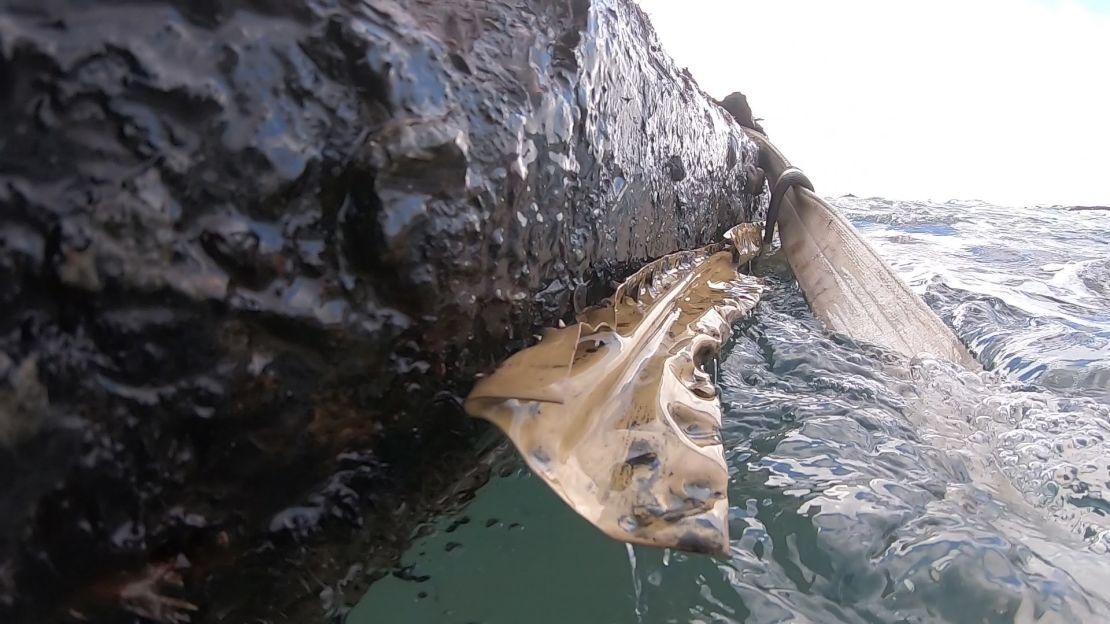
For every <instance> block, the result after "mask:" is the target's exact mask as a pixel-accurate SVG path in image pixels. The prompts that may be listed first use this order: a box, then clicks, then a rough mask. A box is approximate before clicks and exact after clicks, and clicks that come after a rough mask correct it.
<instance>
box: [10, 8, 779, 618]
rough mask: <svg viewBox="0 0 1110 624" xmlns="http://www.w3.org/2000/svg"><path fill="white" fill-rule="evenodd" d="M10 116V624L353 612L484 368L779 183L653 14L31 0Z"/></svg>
mask: <svg viewBox="0 0 1110 624" xmlns="http://www.w3.org/2000/svg"><path fill="white" fill-rule="evenodd" d="M741 48H742V46H741ZM738 49H739V48H738ZM0 109H2V115H3V120H4V123H3V124H0V620H3V621H5V622H22V621H35V622H42V621H50V620H53V619H59V618H66V617H70V615H67V614H77V615H81V616H86V617H90V618H93V619H102V618H104V617H108V618H110V617H114V616H112V614H113V613H116V614H118V613H130V614H136V615H140V616H143V617H146V618H148V619H153V620H162V621H171V620H174V619H179V618H184V617H189V618H191V619H192V620H193V621H253V619H254V618H266V619H268V620H270V621H281V620H282V619H286V618H288V619H293V620H297V621H304V618H305V617H309V618H318V617H319V609H320V600H321V597H323V596H327V597H328V599H327V600H325V605H324V606H325V607H328V608H330V609H332V610H333V611H341V610H342V608H343V605H344V604H346V603H347V602H348V601H349V600H350V599H351V598H352V597H357V595H358V593H359V592H360V591H362V588H363V587H364V586H365V583H366V582H368V581H369V580H372V578H367V573H366V572H358V569H359V568H354V567H351V566H352V564H367V565H366V567H365V568H364V569H365V570H369V569H371V568H372V566H370V565H369V564H370V563H372V562H374V561H388V560H389V559H390V558H391V557H394V556H396V554H397V552H398V551H399V549H400V548H402V547H403V546H404V543H405V541H406V539H407V536H408V535H409V533H410V532H411V528H412V524H413V523H414V522H416V521H418V520H419V519H420V517H421V514H423V513H427V511H428V510H429V509H434V508H436V507H437V506H439V505H442V504H444V496H446V495H447V493H449V492H452V491H454V492H461V493H462V494H465V487H463V488H462V490H459V488H460V486H459V484H458V478H459V477H458V475H460V474H465V475H470V477H469V478H470V479H471V487H472V486H473V484H475V483H480V482H481V480H482V478H483V477H482V475H483V472H482V470H483V468H482V464H481V463H480V461H479V459H478V451H476V450H475V448H474V446H473V440H474V437H475V428H474V426H473V425H472V424H470V422H469V421H468V420H467V419H465V418H463V417H462V416H461V409H460V398H459V397H461V396H463V395H465V393H466V392H467V391H468V390H469V388H470V383H471V381H470V380H471V379H472V378H473V374H474V373H476V372H478V371H481V370H487V369H489V368H491V367H492V366H493V365H495V364H497V363H498V362H499V361H500V360H502V359H503V358H504V357H505V355H506V354H507V353H508V352H509V351H510V350H511V349H513V348H517V347H520V346H523V345H524V344H526V343H527V342H528V341H530V340H531V336H532V335H533V332H534V331H535V330H536V329H537V328H539V327H542V326H545V325H550V324H553V323H554V322H556V321H557V320H559V319H567V320H569V319H570V318H571V317H572V315H573V313H574V311H575V310H576V309H582V308H583V307H584V306H586V305H588V304H591V303H594V302H595V301H596V300H597V299H598V298H599V297H600V296H601V295H602V294H603V293H605V292H606V291H608V290H609V289H610V286H611V283H612V280H615V279H620V278H623V277H624V276H625V275H627V274H628V273H629V272H630V270H631V268H632V267H635V266H639V265H640V264H642V263H643V262H645V261H648V260H651V259H654V258H658V257H660V256H663V255H665V254H668V253H671V252H675V251H677V250H681V249H693V248H696V247H699V246H701V245H704V244H706V243H709V242H711V241H713V240H717V239H718V238H719V237H720V236H721V234H723V232H724V231H725V229H727V228H728V227H731V226H732V225H734V224H735V223H738V222H745V221H752V220H753V216H754V215H753V212H754V207H755V206H756V205H757V204H758V196H759V194H760V193H761V192H762V183H761V180H762V178H761V177H760V174H759V172H758V170H757V169H756V165H755V146H754V145H753V144H752V143H751V142H750V141H749V140H748V139H747V138H746V137H745V136H744V135H743V134H742V133H741V131H740V130H739V128H738V127H737V126H736V124H735V123H734V122H733V121H732V119H731V118H730V117H729V116H728V114H727V113H726V112H725V111H723V110H721V109H720V108H719V107H718V106H717V105H716V104H714V103H713V102H712V101H711V100H710V99H709V98H708V97H706V96H705V95H704V94H703V93H701V92H700V90H699V89H698V88H697V86H696V85H695V84H694V83H693V81H692V80H691V79H690V78H689V75H688V74H686V73H684V72H681V71H679V70H678V69H677V68H676V67H675V66H674V64H673V63H672V62H671V61H670V60H669V59H668V58H667V57H666V56H665V55H664V54H663V53H662V52H661V50H660V47H659V44H658V42H657V41H656V39H655V36H654V34H653V32H652V30H651V28H650V25H649V24H648V22H647V20H646V18H645V17H644V16H643V14H642V13H641V12H640V11H639V10H638V9H637V8H636V7H635V6H634V5H633V4H632V3H631V2H630V1H628V0H596V1H594V2H586V1H582V0H572V1H569V2H547V1H541V0H532V1H527V0H526V1H524V2H504V1H499V0H494V1H488V0H487V1H482V2H476V1H463V2H451V3H444V2H439V1H438V0H436V1H433V0H413V1H411V2H404V3H396V2H390V1H387V0H366V1H363V2H354V1H343V2H323V1H299V2H297V1H291V0H273V1H267V2H208V1H200V2H198V1H195V0H176V1H166V0H163V1H162V2H144V3H134V2H117V1H108V0H105V1H101V2H85V1H78V0H56V1H50V2H41V1H34V2H32V1H28V0H14V1H12V2H6V3H5V4H4V5H3V8H2V9H0ZM340 546H342V547H340ZM261 547H265V548H261ZM375 557H377V559H375ZM340 579H345V580H344V581H343V582H342V583H340V582H339V581H340ZM257 587H264V588H265V591H256V590H255V588H257ZM194 607H195V608H194ZM120 608H122V609H124V611H118V609H120ZM306 613H308V614H310V615H308V616H305V614H306ZM298 618H299V619H298Z"/></svg>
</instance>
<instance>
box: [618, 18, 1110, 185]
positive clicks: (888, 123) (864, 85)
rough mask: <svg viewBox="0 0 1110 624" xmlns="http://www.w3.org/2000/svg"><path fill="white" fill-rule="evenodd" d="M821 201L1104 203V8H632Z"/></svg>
mask: <svg viewBox="0 0 1110 624" xmlns="http://www.w3.org/2000/svg"><path fill="white" fill-rule="evenodd" d="M639 3H640V5H641V6H642V7H643V8H644V9H645V10H646V11H647V13H648V14H649V15H650V16H651V18H652V22H653V23H654V25H655V28H656V30H657V31H658V33H659V37H660V39H661V40H662V42H663V47H664V48H665V49H666V50H667V52H668V53H669V54H670V55H671V56H672V57H674V59H675V61H676V62H677V63H678V65H679V66H680V67H682V66H685V67H688V68H689V69H690V71H691V72H692V73H693V75H694V77H695V78H697V80H698V82H699V83H700V84H701V86H702V88H703V89H704V90H705V91H706V92H707V93H709V94H710V95H712V96H714V97H716V98H722V97H724V96H725V95H727V94H728V93H730V92H732V91H737V90H738V91H743V92H744V93H745V94H747V95H748V101H749V102H750V103H751V105H752V110H753V111H754V112H755V116H756V117H763V118H764V119H765V121H764V122H763V126H764V128H765V129H766V130H767V132H768V134H769V136H770V138H771V140H772V141H773V142H774V143H775V144H776V145H778V146H779V148H781V149H782V150H783V152H785V154H786V156H787V157H788V158H790V160H791V161H792V162H793V164H795V165H796V166H798V167H800V168H802V169H803V170H804V171H806V173H807V174H809V177H810V179H812V180H813V183H814V185H815V186H816V187H817V190H818V192H820V193H822V194H825V195H838V194H843V193H854V194H856V195H861V196H871V195H878V196H884V197H890V198H894V199H937V200H946V199H953V198H958V199H983V200H987V201H991V202H996V203H1003V204H1103V205H1110V0H1086V1H1084V2H1079V1H1074V0H930V1H928V2H912V3H911V2H893V1H891V0H848V1H837V2H829V1H828V0H680V1H677V0H639Z"/></svg>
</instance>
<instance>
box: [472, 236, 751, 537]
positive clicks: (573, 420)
mask: <svg viewBox="0 0 1110 624" xmlns="http://www.w3.org/2000/svg"><path fill="white" fill-rule="evenodd" d="M729 234H730V238H731V243H729V244H718V245H710V246H708V247H704V248H702V249H698V250H695V251H688V252H681V253H676V254H671V255H669V256H665V257H663V258H661V259H659V260H657V261H655V262H652V263H651V264H649V265H647V266H645V267H644V268H643V269H641V270H640V271H638V272H637V273H635V274H634V275H632V276H631V277H630V278H629V279H628V280H626V281H625V282H624V283H623V284H621V286H620V287H618V288H617V290H616V292H615V293H614V295H613V297H612V298H611V299H610V300H609V301H608V302H607V304H606V305H603V306H601V307H598V308H594V309H592V310H588V311H586V312H584V313H583V314H582V315H580V316H579V322H578V323H577V324H575V325H573V326H569V327H565V328H561V329H549V330H547V332H546V333H545V334H544V337H543V339H542V340H541V341H540V342H539V343H538V344H536V345H535V346H533V347H530V348H528V349H525V350H523V351H521V352H519V353H517V354H515V355H513V356H512V357H510V358H509V359H508V360H506V361H505V363H504V364H503V365H502V366H501V368H499V369H498V370H497V371H496V372H494V373H493V374H492V375H490V376H488V377H485V378H483V379H482V380H480V381H479V382H478V384H477V385H476V386H475V388H474V390H473V392H471V394H470V396H469V397H468V398H467V400H466V404H465V407H466V410H467V412H468V413H470V414H471V415H472V416H478V417H481V418H485V419H487V420H489V421H491V422H493V423H494V424H496V425H497V426H498V427H500V428H501V429H502V430H503V431H504V432H505V433H506V434H507V435H508V436H509V438H511V439H512V441H513V443H514V444H515V445H516V447H517V449H518V450H519V451H520V453H521V455H522V456H523V457H524V459H525V461H526V462H527V463H528V466H529V467H530V468H531V469H532V470H533V471H534V472H535V473H536V474H537V475H539V476H540V477H541V478H542V479H543V480H544V481H545V482H546V483H547V484H548V485H550V486H551V487H552V488H553V489H554V490H555V492H557V493H558V494H559V496H561V497H562V498H563V500H564V501H566V503H567V504H568V505H570V506H571V507H572V508H574V509H575V510H576V511H577V512H578V513H579V514H581V515H582V516H583V517H585V518H586V519H587V520H589V521H590V522H592V523H593V524H594V525H595V526H597V527H598V528H600V529H601V530H602V531H604V532H605V533H606V534H608V535H609V536H610V537H613V538H615V539H618V540H621V541H625V542H631V543H636V544H647V545H651V546H658V547H669V548H679V549H683V550H689V551H695V552H705V553H723V552H726V551H727V549H728V521H727V513H728V499H727V495H726V489H727V484H728V469H727V467H726V466H725V461H724V453H723V448H722V444H721V407H720V403H719V401H718V399H717V390H716V386H715V384H714V379H713V376H712V374H711V373H710V372H709V371H711V370H713V369H714V362H715V359H716V357H717V354H718V352H719V350H720V346H721V343H722V342H723V341H725V340H727V339H728V337H729V334H730V326H731V324H732V323H733V322H734V321H736V320H738V319H739V318H741V317H743V316H744V315H746V314H748V313H749V312H750V311H751V310H752V308H753V307H754V305H755V303H756V302H757V301H758V299H759V295H760V292H761V290H762V287H761V285H760V282H759V280H758V279H756V278H753V277H750V276H747V275H744V274H742V273H740V272H739V271H738V268H739V267H741V266H743V265H744V264H746V263H747V262H749V261H750V260H751V259H752V258H753V257H754V256H755V254H756V253H757V251H758V249H759V236H760V228H759V227H758V226H755V225H751V224H744V225H740V226H737V227H736V228H734V229H733V230H731V231H730V232H729Z"/></svg>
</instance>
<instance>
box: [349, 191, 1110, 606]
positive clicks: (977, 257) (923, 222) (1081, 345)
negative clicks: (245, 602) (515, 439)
mask: <svg viewBox="0 0 1110 624" xmlns="http://www.w3.org/2000/svg"><path fill="white" fill-rule="evenodd" d="M833 203H834V204H836V205H838V206H839V207H841V208H842V209H844V210H845V211H846V213H847V216H848V218H849V219H850V220H851V221H852V222H853V223H854V224H855V225H856V226H857V227H860V228H861V229H862V230H863V232H864V233H865V236H867V238H868V239H869V240H870V241H871V242H872V244H874V245H875V246H876V248H877V249H878V250H879V252H880V254H881V255H882V256H884V258H886V259H887V260H888V261H889V262H891V263H892V264H893V265H894V266H895V268H896V270H898V272H899V273H900V274H901V275H902V276H903V277H904V278H905V279H906V280H907V281H908V282H909V283H910V284H911V286H913V287H914V288H915V289H917V290H918V291H919V292H920V291H924V293H925V296H926V299H927V301H928V302H929V304H930V306H932V307H933V309H934V310H937V311H938V312H939V313H940V314H941V315H942V317H944V318H945V320H946V321H948V322H950V323H952V324H953V326H954V328H955V330H956V332H957V334H958V335H959V336H960V337H961V338H962V339H964V340H966V341H968V342H969V343H970V344H971V346H972V349H973V350H974V351H976V352H977V353H981V354H982V358H983V361H984V364H986V365H987V367H988V368H998V369H999V370H1000V371H1002V373H1003V374H1001V375H997V374H995V373H992V372H987V373H980V374H975V373H970V372H968V371H966V370H963V369H959V368H957V367H955V366H954V365H952V364H948V363H944V362H940V361H934V360H909V361H907V360H904V359H903V358H901V357H900V356H896V355H893V354H890V353H885V352H882V351H879V350H876V349H874V348H872V347H867V346H862V345H857V344H853V343H851V342H850V341H846V340H842V339H839V338H836V337H833V336H830V335H828V334H827V333H826V332H824V331H823V330H822V329H821V327H820V326H819V324H818V323H817V321H816V320H815V319H814V318H813V316H812V314H811V313H810V312H809V310H808V308H807V306H806V305H805V302H804V300H803V298H802V296H801V294H800V293H799V292H798V290H797V287H796V286H795V285H794V284H793V282H792V280H791V279H790V278H789V274H788V272H787V270H786V268H785V264H784V263H783V262H782V260H781V258H776V257H771V258H769V259H767V260H766V261H765V262H764V263H763V265H762V266H757V272H762V273H763V274H764V275H765V277H766V279H767V281H768V284H769V285H770V291H769V292H767V293H765V294H764V299H763V301H762V302H761V303H760V304H759V306H758V307H757V309H756V311H755V313H754V315H753V316H752V317H751V318H750V319H748V320H745V321H741V322H740V323H738V324H737V325H736V326H734V329H733V336H734V340H733V342H732V344H731V345H730V346H729V347H726V351H725V357H724V359H723V362H722V366H721V371H720V377H719V385H720V395H721V400H722V404H723V406H724V421H723V435H724V447H725V457H726V462H727V465H728V468H729V473H730V483H729V491H728V495H729V500H730V510H729V521H730V534H731V545H730V546H731V548H730V553H729V556H728V557H727V558H725V559H720V560H715V559H712V558H708V557H704V556H698V555H685V554H681V553H676V552H673V551H671V552H668V551H660V550H655V549H650V548H643V547H631V548H630V549H628V550H626V547H625V546H624V545H621V544H617V543H613V542H610V541H608V540H607V539H606V538H605V537H604V536H603V535H602V534H601V533H600V532H598V531H596V530H595V529H593V528H592V527H590V526H589V525H588V524H586V523H585V522H583V521H581V520H580V519H578V518H577V517H576V516H575V515H574V514H573V513H572V512H571V511H570V510H568V509H566V508H565V507H564V506H563V505H562V504H561V503H560V502H559V501H558V499H557V498H556V497H555V495H554V494H552V493H550V492H549V491H547V489H546V488H545V487H544V486H543V485H542V484H541V483H540V482H539V481H538V480H537V479H535V478H534V477H531V476H528V475H527V474H526V473H525V472H524V471H521V470H519V466H518V465H517V464H515V463H514V460H511V459H509V460H506V466H505V467H503V469H502V470H503V472H502V475H501V476H500V477H499V478H495V479H493V480H492V481H491V482H490V484H489V485H487V486H486V487H485V488H483V489H481V490H480V491H479V492H478V493H477V497H476V499H475V501H474V502H473V503H472V504H471V505H470V506H469V507H468V508H466V509H465V510H463V511H462V512H461V513H460V514H459V515H458V516H455V517H451V518H443V519H441V520H440V521H439V522H438V524H436V525H435V526H432V527H428V528H427V529H426V531H425V534H424V536H423V537H421V538H419V539H418V540H416V542H415V543H414V544H415V545H414V547H413V548H412V549H411V550H410V551H409V552H408V553H407V554H406V556H405V557H404V561H403V565H404V566H405V568H404V569H403V570H396V571H394V573H393V574H392V575H391V576H387V577H386V578H384V579H383V580H381V581H379V582H378V583H376V584H374V585H372V586H371V587H370V589H369V591H368V592H367V594H366V595H365V596H364V598H363V601H362V602H361V603H360V604H359V605H358V607H356V609H355V610H354V611H353V612H352V614H351V616H350V618H349V620H348V621H349V622H352V623H356V624H363V623H369V622H372V621H382V620H383V618H384V619H386V620H388V621H391V622H404V623H409V622H411V623H416V622H422V623H423V622H460V623H462V622H484V623H505V624H508V623H515V622H521V621H528V622H539V623H543V622H552V623H555V622H566V621H581V622H613V623H623V622H630V623H631V622H653V623H655V622H660V623H661V622H779V621H802V622H897V621H908V622H969V623H970V622H1032V621H1040V622H1073V621H1083V622H1100V621H1105V619H1106V616H1107V614H1110V602H1108V601H1110V565H1107V563H1108V561H1110V560H1108V557H1110V554H1108V553H1107V550H1108V546H1110V519H1108V518H1107V510H1110V503H1108V495H1107V493H1106V489H1107V488H1108V487H1110V483H1108V482H1110V444H1108V443H1107V438H1108V437H1110V404H1108V402H1107V401H1106V400H1105V389H1106V384H1105V382H1100V381H1099V379H1100V376H1099V375H1100V373H1099V372H1098V371H1100V370H1103V369H1104V367H1105V366H1106V362H1107V358H1108V357H1110V354H1108V353H1107V352H1106V348H1105V346H1101V347H1100V346H1099V345H1104V344H1105V343H1104V342H1100V341H1104V340H1105V329H1106V316H1105V315H1106V310H1107V308H1106V307H1105V306H1104V307H1102V308H1099V307H1098V304H1097V301H1098V300H1099V299H1098V297H1100V296H1101V297H1105V292H1106V288H1107V280H1106V276H1105V273H1106V267H1105V266H1103V264H1102V263H1103V262H1104V260H1103V259H1104V258H1106V257H1108V246H1110V242H1108V241H1107V237H1106V235H1105V234H1103V232H1104V231H1106V229H1107V228H1106V226H1107V225H1110V224H1107V223H1105V219H1102V220H1098V219H1093V218H1092V220H1090V221H1087V222H1083V223H1080V222H1079V219H1078V218H1077V216H1076V214H1075V213H1068V212H1067V211H1064V210H1059V211H1058V212H1053V210H1054V209H1037V210H1029V211H1023V210H1015V209H1002V208H994V207H990V206H984V205H981V204H958V205H917V204H898V203H891V202H882V201H873V200H859V199H854V198H844V199H839V200H836V201H834V202H833ZM1100 216H1101V215H1100ZM1100 224H1101V226H1100ZM1099 271H1102V272H1101V273H1100V272H1099ZM1069 276H1074V278H1072V277H1069ZM1100 276H1101V277H1100ZM1100 289H1102V290H1101V291H1100ZM1002 311H1004V312H1005V314H1002ZM1050 338H1051V339H1050ZM1061 380H1068V381H1067V383H1065V382H1063V381H1061Z"/></svg>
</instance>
